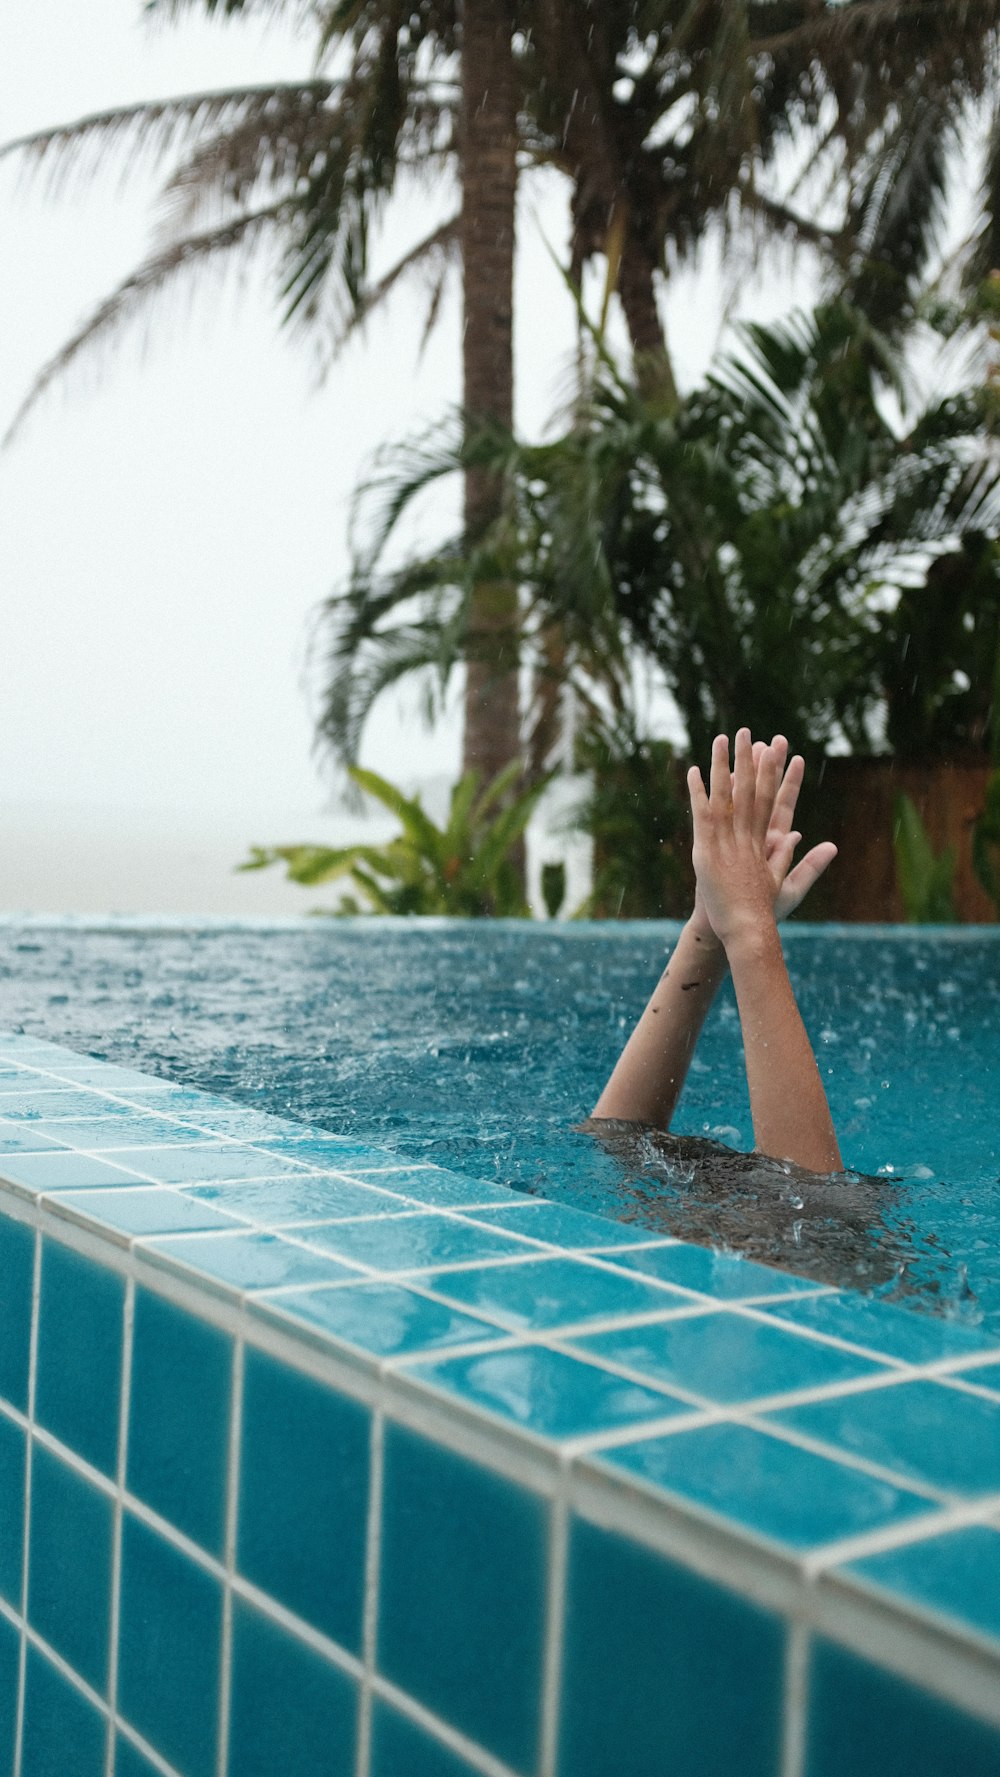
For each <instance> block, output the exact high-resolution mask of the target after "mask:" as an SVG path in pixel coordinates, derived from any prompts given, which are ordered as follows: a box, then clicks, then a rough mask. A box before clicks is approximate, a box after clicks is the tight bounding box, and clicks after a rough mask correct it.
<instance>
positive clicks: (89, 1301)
mask: <svg viewBox="0 0 1000 1777" xmlns="http://www.w3.org/2000/svg"><path fill="white" fill-rule="evenodd" d="M124 1299H125V1284H124V1282H123V1280H122V1278H120V1277H118V1276H116V1274H115V1273H114V1272H113V1271H107V1270H105V1269H104V1268H103V1267H102V1266H100V1265H95V1264H94V1263H93V1261H92V1260H90V1259H85V1258H82V1257H81V1256H80V1254H79V1253H75V1252H71V1251H70V1249H69V1247H65V1246H59V1245H58V1244H57V1243H56V1242H55V1241H53V1240H45V1241H44V1242H43V1243H42V1286H41V1299H40V1303H39V1322H38V1373H37V1380H36V1394H35V1416H36V1418H37V1419H38V1422H39V1424H40V1425H44V1426H45V1428H46V1430H47V1431H50V1432H54V1434H55V1436H56V1437H57V1438H61V1439H62V1441H63V1443H64V1444H69V1446H70V1448H71V1449H73V1450H75V1451H77V1453H78V1454H79V1455H80V1456H85V1457H86V1459H87V1461H88V1462H92V1463H93V1464H94V1466H95V1468H99V1469H103V1471H104V1473H105V1474H106V1475H114V1473H115V1469H116V1461H117V1451H118V1404H119V1390H120V1385H121V1364H122V1310H123V1304H124Z"/></svg>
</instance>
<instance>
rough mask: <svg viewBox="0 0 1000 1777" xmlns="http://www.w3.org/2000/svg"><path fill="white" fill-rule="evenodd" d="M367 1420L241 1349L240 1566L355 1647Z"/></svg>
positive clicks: (317, 1386)
mask: <svg viewBox="0 0 1000 1777" xmlns="http://www.w3.org/2000/svg"><path fill="white" fill-rule="evenodd" d="M370 1427H371V1421H370V1415H369V1413H368V1411H367V1409H366V1408H364V1407H362V1406H360V1405H359V1404H358V1403H357V1402H356V1401H352V1400H349V1399H347V1398H346V1397H345V1396H342V1395H337V1394H334V1393H333V1392H332V1391H331V1390H330V1389H328V1388H324V1387H323V1386H322V1384H321V1383H319V1382H314V1381H313V1380H312V1378H311V1377H308V1376H303V1375H301V1374H300V1373H299V1372H298V1371H295V1370H291V1369H288V1368H286V1366H285V1365H283V1364H280V1363H278V1362H277V1361H276V1360H275V1359H274V1358H271V1357H268V1356H266V1355H265V1354H264V1353H263V1352H261V1351H255V1350H253V1349H252V1348H251V1349H248V1351H247V1354H246V1366H245V1371H244V1380H243V1443H242V1456H241V1462H240V1502H239V1530H238V1537H237V1564H238V1566H239V1569H240V1572H241V1573H243V1574H244V1575H245V1576H246V1578H247V1579H248V1580H251V1581H252V1582H253V1584H254V1585H257V1586H260V1587H262V1588H263V1590H264V1591H265V1592H270V1594H271V1596H272V1597H273V1598H276V1599H277V1600H278V1602H279V1603H280V1604H285V1605H287V1606H288V1608H289V1610H293V1611H295V1612H296V1613H297V1614H298V1615H299V1616H300V1617H303V1618H304V1619H305V1621H306V1622H308V1623H311V1624H312V1625H313V1627H314V1628H316V1629H321V1630H322V1631H323V1633H324V1634H325V1635H329V1636H330V1638H331V1639H332V1640H333V1641H337V1642H340V1644H341V1646H343V1647H346V1648H348V1649H349V1650H350V1651H351V1652H352V1653H359V1652H360V1649H361V1612H362V1604H363V1598H364V1570H365V1531H366V1524H367V1514H368V1463H369V1435H370Z"/></svg>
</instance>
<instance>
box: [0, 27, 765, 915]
mask: <svg viewBox="0 0 1000 1777" xmlns="http://www.w3.org/2000/svg"><path fill="white" fill-rule="evenodd" d="M4 38H5V42H4V65H3V71H2V75H0V139H2V140H7V139H10V138H11V137H14V136H17V135H20V134H22V133H25V132H29V131H32V130H35V129H40V128H43V127H44V126H46V125H49V124H53V123H57V122H61V121H65V120H67V119H70V118H75V117H79V116H81V115H84V114H86V113H88V112H91V111H95V110H100V109H103V108H105V107H109V106H113V105H119V104H127V103H132V102H135V101H137V100H139V99H144V98H151V97H155V96H159V95H165V94H169V93H173V92H179V91H194V90H199V89H208V88H214V87H220V86H237V85H241V84H246V83H250V82H258V81H266V80H269V79H272V78H289V77H296V76H302V75H308V74H309V73H311V71H312V68H311V46H310V43H309V41H308V40H307V39H302V40H296V38H295V37H294V35H293V34H292V32H291V30H290V28H289V27H288V25H287V23H286V24H284V25H282V26H281V27H280V28H278V27H276V26H275V27H272V28H270V29H269V30H265V29H264V28H263V27H262V26H261V25H260V24H259V22H256V23H253V24H250V25H246V24H237V25H229V26H220V25H209V24H207V23H205V22H203V21H202V20H201V18H200V16H199V15H198V14H197V13H195V12H192V13H191V14H190V15H188V16H186V17H185V19H184V20H183V22H182V23H181V24H180V25H176V26H173V27H169V28H168V27H165V26H163V25H158V26H156V27H155V28H153V27H151V26H150V25H149V24H148V23H145V22H144V21H143V19H142V12H141V0H86V4H84V5H81V4H80V0H44V4H43V5H38V4H35V3H33V0H8V5H7V7H6V8H5V31H4ZM162 173H163V169H161V170H160V176H161V177H162ZM156 190H157V178H156V170H155V168H153V169H139V170H134V169H133V172H132V175H131V177H130V179H129V180H128V181H127V182H123V181H122V180H121V178H120V171H119V165H118V163H115V164H114V166H113V167H112V166H111V165H110V164H109V166H108V168H107V170H106V171H105V173H104V174H103V175H101V176H100V177H98V178H96V179H94V180H93V181H91V182H90V183H89V184H86V185H80V184H74V185H73V186H72V187H71V188H70V191H69V192H68V193H66V194H64V195H62V196H59V197H57V198H50V197H49V196H48V195H47V193H46V190H45V185H44V182H43V181H42V180H29V181H25V180H24V179H23V178H18V177H16V176H15V173H14V170H13V168H12V167H10V166H9V165H8V166H5V167H0V218H2V242H3V265H4V277H3V280H2V285H0V430H3V429H5V428H6V426H7V425H8V424H9V421H10V419H11V417H12V416H13V414H14V412H15V411H16V409H17V407H18V405H19V403H20V401H21V399H22V398H23V396H24V394H25V392H26V390H27V388H28V385H29V383H30V381H31V378H32V375H33V373H34V372H35V371H36V370H37V369H38V367H39V366H40V365H41V364H42V363H43V362H44V361H45V359H46V358H47V356H48V355H49V354H50V353H52V352H53V351H54V350H55V349H56V348H58V346H59V345H60V344H61V343H62V342H63V341H64V340H65V339H66V338H67V336H68V335H69V334H70V333H71V331H72V330H73V329H74V327H75V326H76V325H77V324H78V323H79V322H80V320H81V319H82V318H83V317H85V316H86V315H87V313H88V312H89V311H90V310H91V308H92V307H93V306H94V305H95V304H96V303H97V302H98V301H99V300H100V299H101V297H103V296H104V295H106V294H107V293H108V291H109V290H110V289H111V288H112V287H113V285H114V284H115V283H116V282H117V281H118V280H119V279H120V278H121V277H122V276H123V275H124V274H125V273H127V272H128V271H130V270H131V269H132V268H133V267H134V266H135V265H136V263H137V262H138V261H139V259H140V258H141V257H142V256H143V254H144V252H145V251H146V249H147V247H148V245H149V242H150V239H151V234H152V230H153V227H154V224H155V221H156V207H155V194H156ZM450 195H451V194H449V193H448V192H442V193H441V194H440V202H439V203H438V204H437V211H438V212H439V213H440V214H442V215H443V214H444V213H446V210H447V207H448V204H449V198H450ZM434 213H435V200H434V198H433V197H428V198H422V199H421V200H420V201H419V203H417V202H415V201H414V199H413V197H412V196H411V197H410V198H409V199H408V200H407V203H406V205H405V206H404V207H403V208H401V209H399V210H397V212H396V214H395V216H394V218H391V219H390V223H389V225H388V230H387V237H386V243H385V247H384V249H383V251H384V252H388V251H389V250H390V249H391V250H392V251H393V252H395V251H397V250H401V249H402V247H403V246H405V244H406V243H407V241H408V240H410V239H412V238H415V230H416V228H417V227H418V226H419V225H420V224H422V223H424V222H429V220H430V219H431V218H432V216H433V215H434ZM566 233H567V218H566V208H565V193H564V190H563V188H562V187H561V185H560V183H559V181H557V180H555V179H554V178H550V179H549V180H548V181H547V182H543V183H539V184H537V185H536V186H535V187H534V189H533V190H532V191H530V192H529V193H528V194H527V196H526V200H525V203H524V206H523V214H522V217H521V221H520V230H519V253H520V259H519V290H518V311H517V321H518V333H517V367H518V405H519V418H520V422H521V424H522V426H523V427H527V428H531V429H536V430H537V429H538V428H539V427H541V426H542V425H543V424H544V422H545V420H546V418H547V417H548V416H549V415H550V414H551V412H552V410H553V408H554V406H555V404H556V402H557V400H558V397H559V394H560V391H562V392H563V393H565V387H566V376H567V364H568V357H569V354H570V352H571V350H572V343H573V315H572V308H571V304H570V301H569V298H568V296H567V294H566V291H565V289H564V288H563V286H562V284H561V282H560V279H559V276H558V274H557V272H556V270H555V268H554V266H553V264H552V260H551V257H550V249H552V250H555V252H557V253H561V252H562V251H563V249H564V246H565V240H566ZM790 288H791V286H790V285H789V284H788V283H787V281H786V280H784V279H782V280H781V281H780V283H779V282H776V281H774V280H772V281H771V282H769V283H762V282H760V281H758V283H757V284H756V286H755V287H754V288H752V289H751V290H750V291H749V293H748V300H749V303H750V306H751V307H752V309H753V311H754V312H755V313H759V314H774V313H776V312H779V311H780V310H781V309H782V308H784V307H785V306H787V303H788V300H789V292H790ZM719 289H720V280H719V275H718V266H717V265H713V264H712V263H711V262H709V263H707V264H706V266H705V267H704V269H703V271H702V273H701V274H700V275H699V276H696V277H685V278H684V279H681V280H678V281H677V284H676V288H675V290H674V292H673V294H672V295H671V298H670V300H669V303H668V305H667V319H668V327H669V331H670V335H671V340H672V344H673V347H674V350H675V353H676V355H677V359H678V363H679V366H680V370H681V374H682V378H683V379H684V380H685V381H688V382H690V381H691V380H692V379H693V378H694V377H695V376H697V375H699V374H700V373H701V371H702V369H703V368H704V365H705V363H706V362H707V359H708V357H709V355H710V353H711V350H712V348H713V345H714V344H715V342H716V337H717V333H718V328H719V324H720V316H721V300H720V297H719ZM269 290H270V286H269V284H268V280H267V277H266V275H265V273H264V271H263V270H262V271H261V272H258V273H253V274H247V275H246V276H244V277H243V278H242V279H237V278H234V277H233V276H232V275H230V277H229V278H228V279H227V280H226V281H225V282H223V283H219V282H216V281H214V280H211V279H210V280H209V281H208V282H206V283H205V284H204V285H192V286H191V287H190V288H189V289H188V288H186V289H185V291H184V294H183V296H182V297H181V298H180V299H179V300H178V299H174V300H172V301H170V302H168V303H166V304H165V305H162V306H161V307H159V308H158V309H156V310H155V311H154V312H153V313H152V315H151V324H150V326H149V327H148V328H142V329H139V330H136V331H135V332H134V333H131V334H129V335H123V336H122V338H121V340H120V341H119V343H118V345H117V347H116V350H115V352H114V354H113V355H111V356H104V357H103V358H102V359H101V360H100V361H99V362H98V361H95V362H94V364H93V365H91V366H90V367H89V368H88V369H87V370H86V372H84V371H83V370H78V371H77V372H75V373H74V374H73V375H72V376H71V377H70V378H69V379H67V381H66V384H65V386H64V387H61V388H58V389H57V390H56V391H54V392H53V393H52V394H50V395H49V396H48V397H46V399H45V400H44V401H43V403H42V404H41V405H40V406H39V407H38V408H37V410H36V411H35V412H34V414H33V415H32V416H31V418H30V420H29V422H28V423H27V425H26V427H25V429H24V431H23V432H22V433H21V434H20V435H19V436H18V437H17V438H16V440H15V441H14V443H13V444H12V445H11V446H10V447H9V448H8V449H7V451H6V452H5V453H4V454H3V455H2V456H0V586H2V597H3V636H2V646H0V709H2V727H0V735H2V739H0V798H2V803H3V807H4V808H5V810H6V814H7V821H8V828H7V831H8V840H7V850H8V857H7V862H6V866H5V867H6V868H7V870H8V875H9V870H10V850H11V847H12V846H14V847H15V848H16V846H17V844H19V843H20V841H19V840H17V839H16V838H15V837H14V835H15V831H16V832H17V833H21V832H22V829H15V827H11V826H10V825H9V823H10V822H11V821H14V822H16V820H17V818H18V811H20V813H21V814H23V815H24V817H25V818H26V819H28V820H29V821H30V822H31V823H33V830H35V831H40V830H41V828H42V827H44V825H45V822H46V821H48V822H49V825H50V827H53V826H58V824H59V822H60V821H62V820H64V819H66V820H70V824H72V811H74V810H75V811H78V812H79V814H80V815H81V818H82V816H83V815H84V814H85V813H86V811H88V810H96V809H102V810H104V811H112V812H113V813H114V814H115V816H116V818H117V819H118V820H119V821H120V823H121V826H122V830H123V831H136V832H137V831H138V830H139V828H140V827H141V825H142V822H143V821H147V822H148V821H149V820H155V821H156V822H157V823H158V825H159V830H160V831H161V832H162V831H163V823H164V822H165V821H166V822H167V823H168V825H169V823H171V822H173V823H176V827H177V831H178V832H181V831H186V830H188V829H190V828H191V827H192V824H194V825H197V824H199V823H200V824H201V826H202V827H204V826H205V824H206V823H211V822H213V821H216V820H220V821H223V822H225V823H228V824H229V825H235V826H238V827H240V829H241V830H244V829H245V830H246V832H247V835H248V837H249V836H254V837H257V838H262V839H263V838H268V837H275V838H277V837H279V836H280V835H279V833H278V832H277V831H276V830H275V827H274V823H275V821H276V820H277V819H279V818H281V817H283V816H286V817H287V820H288V821H289V822H293V821H294V823H295V824H296V827H301V824H302V819H303V818H305V817H308V816H309V815H310V814H311V813H312V812H313V811H317V812H318V811H319V810H321V809H322V808H323V806H324V804H325V801H326V800H327V797H328V783H327V782H326V781H325V780H324V777H323V775H322V772H321V768H320V766H319V764H318V763H317V761H316V759H315V758H314V757H313V755H312V753H311V723H310V713H309V708H308V703H307V699H306V696H305V692H304V685H303V671H304V665H305V659H306V649H307V638H308V634H309V624H310V614H311V613H312V612H313V611H314V610H315V607H316V605H317V603H318V602H319V601H320V600H321V599H322V598H323V596H324V594H325V593H327V592H328V591H329V590H330V588H331V587H332V586H333V585H335V584H336V582H337V581H338V578H340V577H341V576H342V575H343V573H344V569H345V565H346V561H347V552H346V536H347V516H348V504H349V497H350V492H351V489H352V487H353V485H354V483H355V481H356V479H357V477H358V475H359V473H360V472H361V471H362V470H363V469H364V467H365V465H366V464H367V463H368V462H369V461H370V458H371V454H372V452H373V451H374V450H375V448H376V447H377V446H378V445H379V444H380V443H381V442H383V441H384V440H385V439H387V438H391V437H394V436H403V435H405V434H406V433H407V432H409V431H411V430H412V429H413V428H414V427H415V426H417V425H419V424H422V423H424V422H426V421H429V420H431V419H433V418H435V417H438V416H440V415H441V414H442V413H444V412H445V411H446V410H447V408H448V407H449V405H451V404H453V403H454V402H455V401H456V400H457V399H458V394H459V380H458V377H459V336H458V304H457V300H456V299H455V298H454V297H453V300H452V302H451V303H450V305H449V306H448V307H447V309H446V311H445V313H444V315H443V317H442V320H441V323H440V325H439V326H438V328H437V330H436V332H435V334H434V335H433V336H432V338H431V341H430V343H429V345H428V348H427V350H426V352H425V354H424V357H423V360H422V362H421V363H420V364H419V366H418V364H417V343H418V340H419V337H420V333H421V330H422V320H423V309H422V304H421V301H420V297H419V292H418V291H417V290H415V289H414V290H412V291H411V293H410V294H409V295H406V294H404V295H402V296H401V297H400V298H399V299H397V300H396V301H395V303H394V305H393V306H392V308H391V309H390V310H389V311H388V313H387V315H385V316H383V317H381V318H379V319H376V320H375V321H373V322H372V323H371V325H370V328H369V330H368V333H367V336H366V338H365V339H364V340H362V341H358V342H357V343H355V344H354V345H353V346H352V347H351V348H350V350H349V351H348V352H347V353H346V354H345V355H344V357H343V358H342V359H341V361H340V362H339V363H338V364H337V365H336V367H335V368H334V370H333V371H332V373H331V374H330V375H329V377H328V378H327V380H326V381H325V383H324V384H323V386H322V387H317V386H316V380H315V374H314V364H313V360H312V358H311V356H310V353H309V351H308V350H307V349H304V348H303V347H302V345H301V344H300V343H297V342H296V341H295V340H293V339H292V338H291V337H290V336H289V335H288V334H286V333H284V332H282V331H281V329H280V328H279V325H278V320H277V313H276V309H275V306H274V304H273V303H272V302H271V300H270V294H269ZM364 752H365V762H366V763H367V764H370V765H372V766H374V767H376V768H377V769H380V770H383V771H385V772H387V773H388V774H389V775H392V776H396V777H400V778H406V777H412V776H413V775H414V774H415V773H420V774H424V773H427V774H434V773H442V772H444V773H451V772H452V771H453V770H454V768H455V766H456V763H457V758H458V733H457V725H456V723H455V722H454V721H452V722H451V723H450V724H445V725H444V726H443V727H442V729H441V731H440V732H439V733H438V734H437V735H436V736H434V737H430V736H428V735H427V734H426V733H425V732H424V731H423V730H422V729H421V728H420V727H419V724H418V722H417V719H416V715H415V704H414V701H413V700H411V701H410V702H409V703H407V702H406V701H404V702H403V703H402V704H401V703H400V702H399V701H398V700H392V701H390V702H389V703H388V704H387V707H386V708H385V709H384V710H383V711H382V712H381V713H380V714H379V715H378V716H377V717H376V718H375V719H374V720H373V721H372V723H371V725H370V729H369V732H368V734H367V736H366V746H365V750H364ZM67 811H69V812H68V813H67ZM284 836H285V837H287V836H288V830H287V829H286V831H285V835H284ZM11 892H12V891H11ZM27 892H28V891H27V890H25V893H27ZM49 898H50V899H51V896H50V897H49ZM42 900H43V901H44V896H43V897H42ZM12 904H17V905H20V904H22V903H21V902H20V901H16V900H15V901H14V902H12V901H11V899H10V892H8V894H7V898H6V900H4V897H3V893H2V892H0V905H8V906H10V905H12ZM39 904H41V903H39Z"/></svg>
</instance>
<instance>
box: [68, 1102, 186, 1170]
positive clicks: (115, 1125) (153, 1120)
mask: <svg viewBox="0 0 1000 1777" xmlns="http://www.w3.org/2000/svg"><path fill="white" fill-rule="evenodd" d="M209 1139H210V1138H209V1137H208V1136H207V1135H206V1134H205V1132H204V1131H202V1130H200V1129H197V1128H195V1127H194V1125H192V1124H191V1123H179V1122H176V1121H175V1120H174V1119H173V1118H172V1117H154V1116H153V1115H152V1114H150V1115H149V1116H143V1114H142V1113H141V1112H140V1111H130V1112H129V1113H128V1114H127V1115H123V1116H119V1117H116V1118H115V1119H114V1121H113V1122H112V1123H108V1124H106V1125H105V1127H104V1128H103V1129H102V1130H101V1133H100V1137H99V1138H98V1137H94V1136H92V1137H91V1138H90V1139H89V1141H88V1142H87V1143H86V1146H87V1147H90V1148H97V1149H99V1150H100V1152H101V1153H102V1154H116V1153H121V1156H122V1161H123V1163H125V1164H127V1163H128V1158H129V1156H128V1152H127V1150H128V1149H130V1148H156V1149H159V1148H164V1147H166V1148H173V1147H182V1148H189V1147H191V1145H192V1144H193V1143H198V1142H205V1141H207V1140H209ZM80 1145H81V1147H82V1146H83V1145H84V1144H83V1143H82V1142H81V1144H80Z"/></svg>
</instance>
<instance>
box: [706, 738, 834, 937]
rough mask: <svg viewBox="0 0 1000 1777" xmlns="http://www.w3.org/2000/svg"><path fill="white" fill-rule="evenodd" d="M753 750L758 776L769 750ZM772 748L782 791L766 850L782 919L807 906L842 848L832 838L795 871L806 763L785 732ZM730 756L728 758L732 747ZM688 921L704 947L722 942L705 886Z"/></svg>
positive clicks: (758, 743) (757, 746)
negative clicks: (795, 824)
mask: <svg viewBox="0 0 1000 1777" xmlns="http://www.w3.org/2000/svg"><path fill="white" fill-rule="evenodd" d="M752 750H753V763H754V773H755V776H756V774H757V773H758V772H759V770H760V764H761V759H762V756H763V754H764V750H765V746H764V742H763V741H762V740H756V741H754V742H753V749H752ZM770 750H771V752H772V753H773V754H774V761H775V775H776V782H777V789H776V792H775V796H774V802H773V806H772V809H771V815H770V819H769V821H768V828H767V837H766V840H765V845H764V851H765V856H766V859H767V864H768V869H769V870H770V872H771V877H772V880H773V883H774V893H775V901H774V917H775V919H776V920H782V919H786V918H787V916H788V915H789V914H790V913H794V912H795V909H796V908H797V907H799V906H800V905H801V903H802V901H803V900H804V899H805V897H806V895H807V894H808V893H809V890H810V889H811V888H812V886H813V884H814V883H815V882H817V881H818V879H819V877H820V876H822V874H823V872H824V870H826V869H827V868H828V866H829V865H830V864H831V863H832V862H833V860H834V858H835V857H836V855H837V847H836V846H835V845H833V844H832V843H830V841H828V840H827V841H824V843H823V844H821V845H815V846H813V848H812V850H811V851H809V852H807V853H806V856H805V857H804V858H801V859H800V860H799V862H798V864H796V866H795V868H794V869H792V867H791V865H792V858H793V855H794V851H795V847H796V845H797V844H798V842H799V838H800V837H801V836H800V835H799V834H798V833H794V834H793V833H792V822H793V820H794V818H795V809H796V805H797V803H798V799H799V792H800V790H801V788H802V779H803V776H804V774H805V760H804V759H803V758H802V756H801V754H799V753H796V754H795V755H794V757H793V758H792V759H789V758H788V742H787V740H786V739H785V736H784V735H783V734H776V735H775V737H774V739H773V740H772V742H771V748H770ZM726 757H727V760H728V749H727V754H726ZM786 761H787V764H786ZM688 923H689V925H690V927H691V929H692V930H693V932H694V933H695V936H696V937H697V939H698V942H699V943H701V944H707V945H716V944H718V942H719V940H718V938H717V937H716V934H715V932H714V930H713V928H712V925H711V922H710V920H709V918H708V914H707V912H706V910H705V902H704V896H703V895H702V891H701V886H700V884H698V885H696V888H695V898H694V910H693V912H692V914H691V918H690V920H689V922H688Z"/></svg>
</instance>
